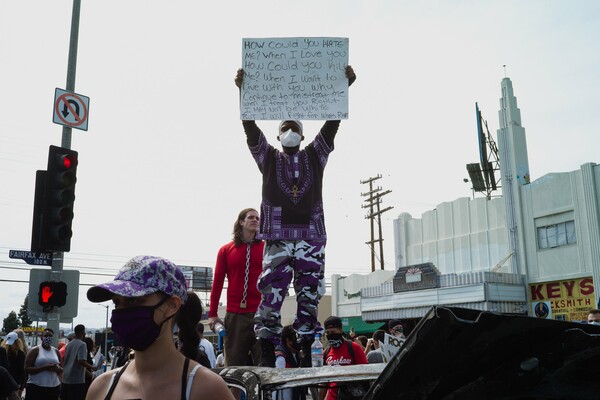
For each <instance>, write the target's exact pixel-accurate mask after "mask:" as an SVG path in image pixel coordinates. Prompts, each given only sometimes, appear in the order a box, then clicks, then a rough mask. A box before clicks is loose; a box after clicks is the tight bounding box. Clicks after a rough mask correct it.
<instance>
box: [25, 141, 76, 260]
mask: <svg viewBox="0 0 600 400" xmlns="http://www.w3.org/2000/svg"><path fill="white" fill-rule="evenodd" d="M77 164H78V153H77V152H76V151H74V150H71V149H66V148H63V147H57V146H50V151H49V154H48V170H47V171H38V174H37V177H36V196H35V204H34V222H33V232H32V244H31V249H32V250H34V251H36V250H40V251H43V250H46V251H49V250H53V251H69V250H71V236H73V231H72V228H71V227H72V222H73V215H74V214H73V205H74V203H75V183H76V182H77Z"/></svg>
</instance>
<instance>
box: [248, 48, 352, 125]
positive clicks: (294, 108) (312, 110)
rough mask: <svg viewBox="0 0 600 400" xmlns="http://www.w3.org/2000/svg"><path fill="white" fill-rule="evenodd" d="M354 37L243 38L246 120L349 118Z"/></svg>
mask: <svg viewBox="0 0 600 400" xmlns="http://www.w3.org/2000/svg"><path fill="white" fill-rule="evenodd" d="M347 65H348V38H339V37H311V38H302V37H296V38H264V39H242V68H243V69H244V81H243V84H242V87H241V96H240V118H241V119H242V120H286V119H300V120H337V119H347V118H348V79H347V78H346V66H347Z"/></svg>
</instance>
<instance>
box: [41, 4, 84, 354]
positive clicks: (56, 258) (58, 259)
mask: <svg viewBox="0 0 600 400" xmlns="http://www.w3.org/2000/svg"><path fill="white" fill-rule="evenodd" d="M80 12H81V0H73V13H72V15H71V37H70V41H69V60H68V65H67V87H66V90H67V91H70V92H75V76H76V72H77V45H78V42H79V15H80ZM71 133H72V129H71V127H67V126H63V129H62V140H61V147H64V148H66V149H70V148H71ZM52 256H53V260H52V269H51V276H52V280H54V281H58V282H60V281H61V279H62V271H63V266H64V263H63V257H64V252H62V251H55V252H53V255H52ZM53 311H54V312H51V313H48V321H47V326H48V328H50V329H52V330H53V331H54V333H55V335H54V337H53V339H52V341H53V342H52V343H53V346H55V347H56V346H58V337H59V336H60V335H59V334H58V333H59V329H60V312H59V311H58V310H57V309H56V308H54V310H53Z"/></svg>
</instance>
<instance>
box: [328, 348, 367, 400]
mask: <svg viewBox="0 0 600 400" xmlns="http://www.w3.org/2000/svg"><path fill="white" fill-rule="evenodd" d="M346 342H350V344H351V345H352V350H353V351H354V358H352V355H351V354H350V352H349V351H348V350H349V349H348V344H347V343H346ZM324 361H325V365H331V366H340V367H344V366H347V365H356V364H368V361H367V356H366V355H365V351H364V350H363V348H362V347H360V345H359V344H358V343H355V342H352V341H345V342H344V343H342V345H341V346H340V347H338V348H335V347H330V348H329V351H328V352H327V355H326V357H325V360H324ZM336 399H337V388H336V384H335V383H331V384H330V385H329V390H327V397H326V398H325V400H336Z"/></svg>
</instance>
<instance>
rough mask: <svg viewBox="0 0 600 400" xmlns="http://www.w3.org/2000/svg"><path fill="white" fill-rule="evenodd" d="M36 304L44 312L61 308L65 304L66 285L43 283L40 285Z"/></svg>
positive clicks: (51, 282)
mask: <svg viewBox="0 0 600 400" xmlns="http://www.w3.org/2000/svg"><path fill="white" fill-rule="evenodd" d="M38 303H39V305H41V306H42V307H44V311H46V310H49V309H51V308H52V307H62V306H64V305H65V304H67V284H66V283H65V282H55V281H45V282H42V283H40V291H39V293H38Z"/></svg>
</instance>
